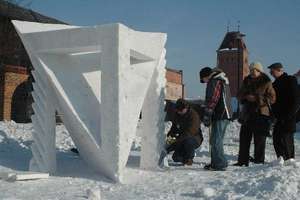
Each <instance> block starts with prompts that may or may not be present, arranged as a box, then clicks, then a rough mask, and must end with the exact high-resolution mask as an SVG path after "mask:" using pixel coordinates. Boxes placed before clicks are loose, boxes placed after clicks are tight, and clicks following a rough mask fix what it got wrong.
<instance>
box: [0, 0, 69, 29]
mask: <svg viewBox="0 0 300 200" xmlns="http://www.w3.org/2000/svg"><path fill="white" fill-rule="evenodd" d="M0 16H1V17H7V18H9V19H15V20H23V21H32V22H41V23H55V24H66V23H65V22H62V21H59V20H57V19H54V18H50V17H47V16H44V15H42V14H40V13H38V12H34V11H32V10H30V9H26V8H23V7H20V6H18V5H15V4H12V3H9V2H7V1H5V0H1V1H0Z"/></svg>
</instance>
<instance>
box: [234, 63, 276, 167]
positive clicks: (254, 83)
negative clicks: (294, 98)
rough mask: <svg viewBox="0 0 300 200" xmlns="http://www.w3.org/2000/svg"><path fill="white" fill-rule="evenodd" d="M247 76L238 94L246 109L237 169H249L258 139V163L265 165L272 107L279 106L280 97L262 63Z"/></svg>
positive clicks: (255, 155) (242, 119)
mask: <svg viewBox="0 0 300 200" xmlns="http://www.w3.org/2000/svg"><path fill="white" fill-rule="evenodd" d="M249 68H250V75H249V76H247V77H246V78H245V79H244V81H243V84H242V87H241V88H240V90H239V92H238V100H239V101H240V104H241V105H242V112H241V115H240V122H241V124H242V126H241V130H240V146H239V156H238V162H237V163H236V164H235V166H243V165H245V166H248V165H249V150H250V144H251V140H252V135H253V136H254V162H255V163H264V160H265V145H266V136H267V135H268V133H269V129H268V127H269V121H268V120H269V116H270V109H269V107H270V105H271V104H273V103H275V99H276V94H275V90H274V88H273V86H272V82H271V80H270V78H269V77H268V76H267V75H266V74H265V73H264V72H263V67H262V65H261V64H260V63H258V62H255V63H251V65H250V67H249Z"/></svg>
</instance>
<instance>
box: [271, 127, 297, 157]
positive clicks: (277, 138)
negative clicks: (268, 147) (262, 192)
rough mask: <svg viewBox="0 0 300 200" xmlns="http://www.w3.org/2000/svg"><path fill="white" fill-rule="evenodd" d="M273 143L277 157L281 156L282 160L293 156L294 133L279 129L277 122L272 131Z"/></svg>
mask: <svg viewBox="0 0 300 200" xmlns="http://www.w3.org/2000/svg"><path fill="white" fill-rule="evenodd" d="M273 145H274V149H275V152H276V155H277V157H280V156H282V157H283V159H284V160H288V159H290V158H295V147H294V133H293V132H285V131H283V130H281V127H280V125H278V124H276V125H275V127H274V131H273Z"/></svg>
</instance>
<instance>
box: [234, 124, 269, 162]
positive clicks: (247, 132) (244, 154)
mask: <svg viewBox="0 0 300 200" xmlns="http://www.w3.org/2000/svg"><path fill="white" fill-rule="evenodd" d="M252 137H254V162H255V163H264V162H265V148H266V133H257V132H255V127H254V126H253V124H248V123H246V124H243V125H242V127H241V130H240V143H239V145H240V146H239V155H238V162H239V163H241V164H245V165H248V164H249V154H250V145H251V140H252Z"/></svg>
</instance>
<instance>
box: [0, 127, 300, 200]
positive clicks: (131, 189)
mask: <svg viewBox="0 0 300 200" xmlns="http://www.w3.org/2000/svg"><path fill="white" fill-rule="evenodd" d="M31 130H32V125H31V124H16V123H14V122H0V172H8V171H24V170H25V171H26V170H28V165H29V160H30V158H31V151H30V148H29V147H30V144H31V143H32V139H31ZM238 131H239V125H238V123H232V124H231V125H230V127H229V128H228V131H227V134H226V138H225V142H224V143H225V153H226V155H227V158H228V160H229V163H230V164H233V163H234V162H236V159H237V151H238ZM204 135H205V142H204V144H203V145H202V146H201V147H200V148H199V149H198V150H197V156H196V158H195V164H194V165H193V166H191V167H184V166H175V164H174V163H172V162H171V160H170V164H171V167H170V169H168V170H166V171H144V170H141V169H139V168H138V164H139V145H138V142H137V143H135V145H134V148H133V150H132V153H131V156H130V158H129V161H128V164H127V166H128V167H127V170H126V174H127V179H126V181H125V183H123V184H115V183H112V182H111V181H109V180H108V179H106V178H104V177H101V176H99V175H97V174H95V173H94V172H93V171H92V170H91V169H89V167H88V166H87V165H86V164H85V163H84V162H83V161H82V159H81V158H80V156H77V155H76V154H74V153H72V152H70V148H72V147H74V146H73V142H72V140H71V139H70V137H69V135H68V133H67V131H66V130H65V128H64V127H63V126H57V141H56V146H57V161H58V170H57V173H56V174H54V175H52V176H51V177H50V178H49V179H41V180H31V181H17V182H9V181H5V180H0V200H5V199H6V200H8V199H10V200H13V199H28V200H36V199H43V200H48V199H49V200H50V199H53V200H54V199H56V200H70V199H72V200H76V199H87V198H88V192H87V191H88V190H91V191H100V192H101V199H113V200H115V199H116V200H118V199H120V200H124V199H136V200H140V199H147V200H148V199H153V200H157V199H163V200H168V199H172V200H173V199H174V200H175V199H177V200H185V199H220V200H221V199H243V200H244V199H268V200H269V199H299V197H298V196H299V195H300V163H293V164H289V165H283V166H281V165H278V164H277V165H274V164H272V161H274V160H275V154H274V150H273V146H272V141H271V139H270V138H268V140H267V149H266V161H267V164H265V165H256V164H250V166H249V167H248V168H246V167H233V166H229V167H228V170H227V171H224V172H214V171H205V170H203V165H204V164H205V163H207V162H209V160H210V158H209V152H208V140H207V135H208V134H207V130H206V129H205V131H204ZM295 137H296V145H295V146H296V156H297V159H299V157H298V156H299V155H300V148H299V145H300V133H297V134H296V135H295ZM297 159H296V160H297Z"/></svg>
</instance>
